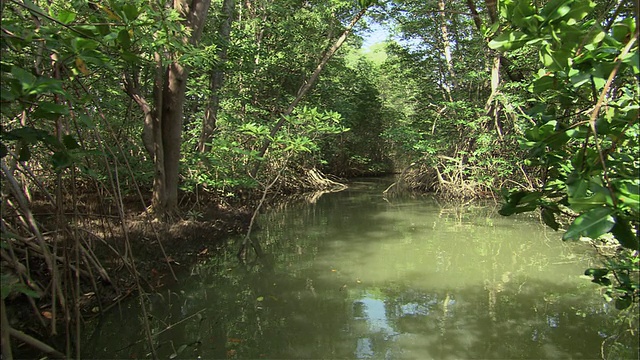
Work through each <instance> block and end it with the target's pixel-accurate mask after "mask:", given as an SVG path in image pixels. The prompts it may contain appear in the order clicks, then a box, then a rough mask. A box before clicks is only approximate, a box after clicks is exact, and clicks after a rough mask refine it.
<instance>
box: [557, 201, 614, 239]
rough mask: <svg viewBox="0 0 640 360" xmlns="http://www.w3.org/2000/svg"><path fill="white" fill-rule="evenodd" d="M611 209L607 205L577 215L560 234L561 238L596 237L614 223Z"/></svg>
mask: <svg viewBox="0 0 640 360" xmlns="http://www.w3.org/2000/svg"><path fill="white" fill-rule="evenodd" d="M612 214H613V211H612V210H611V209H610V208H608V207H599V208H595V209H591V210H589V211H588V212H586V213H584V214H582V215H580V216H578V217H577V218H576V219H575V220H574V221H573V223H571V225H570V226H569V229H567V232H566V233H565V234H564V235H563V236H562V240H578V239H580V237H581V236H586V237H589V238H592V239H597V238H598V237H600V236H601V235H603V234H606V233H607V232H609V230H611V228H612V227H613V225H615V220H614V218H613V216H612Z"/></svg>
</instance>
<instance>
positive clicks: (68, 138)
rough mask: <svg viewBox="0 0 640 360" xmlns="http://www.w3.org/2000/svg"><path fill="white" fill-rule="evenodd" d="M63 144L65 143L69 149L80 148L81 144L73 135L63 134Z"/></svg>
mask: <svg viewBox="0 0 640 360" xmlns="http://www.w3.org/2000/svg"><path fill="white" fill-rule="evenodd" d="M62 144H64V146H65V147H66V148H67V149H69V150H73V149H79V148H80V145H79V144H78V142H77V141H76V139H74V138H73V136H72V135H65V136H63V137H62Z"/></svg>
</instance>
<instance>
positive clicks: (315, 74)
mask: <svg viewBox="0 0 640 360" xmlns="http://www.w3.org/2000/svg"><path fill="white" fill-rule="evenodd" d="M367 9H368V8H364V9H362V10H360V11H359V12H358V13H357V14H356V16H355V17H354V18H353V19H352V20H351V22H350V23H349V25H348V26H347V28H346V29H344V31H343V32H342V35H340V37H339V38H338V39H337V40H336V42H335V43H334V44H333V45H332V46H331V48H329V50H327V52H326V53H325V54H324V57H323V58H322V60H320V63H318V66H316V69H315V70H314V71H313V73H312V74H311V77H309V80H307V81H306V82H305V83H304V84H302V86H300V89H298V93H297V95H296V98H295V99H294V100H293V102H291V104H289V107H288V108H287V110H285V112H284V113H282V116H281V117H280V120H278V122H277V123H276V124H275V125H274V126H273V128H271V132H270V134H269V135H270V136H269V137H268V138H267V139H265V141H264V144H262V147H261V148H260V152H259V153H258V157H260V158H261V157H264V155H265V154H266V153H267V150H268V149H269V145H271V140H270V139H272V138H274V137H275V135H276V134H277V133H278V131H279V130H280V128H281V127H282V125H284V123H285V121H286V117H287V116H289V115H291V113H292V112H293V110H294V109H295V108H296V106H298V104H299V103H300V101H301V100H302V98H303V97H304V96H305V95H306V94H307V93H308V92H309V90H311V88H312V87H313V85H315V83H316V81H317V80H318V77H320V72H322V69H324V67H325V66H326V65H327V63H328V62H329V60H331V58H332V57H333V55H334V54H335V53H336V51H338V49H340V46H342V44H343V43H344V41H345V40H346V39H347V36H349V33H350V32H351V30H352V29H353V27H354V26H355V25H356V23H358V21H359V20H360V18H362V16H364V14H365V13H366V12H367ZM258 170H260V163H259V162H258V163H256V165H255V166H254V168H253V169H252V170H251V176H254V177H255V176H256V174H257V173H258Z"/></svg>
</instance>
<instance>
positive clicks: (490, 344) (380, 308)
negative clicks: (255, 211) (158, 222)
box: [83, 179, 614, 359]
mask: <svg viewBox="0 0 640 360" xmlns="http://www.w3.org/2000/svg"><path fill="white" fill-rule="evenodd" d="M388 184H389V182H388V181H386V182H385V180H374V179H372V180H363V181H357V182H353V183H351V184H350V186H349V188H348V189H347V190H344V191H342V192H338V193H330V194H324V195H323V196H321V197H319V198H310V199H308V201H296V202H292V203H287V204H283V205H281V206H278V207H276V208H273V209H270V210H269V211H267V212H266V213H265V214H263V215H261V217H260V218H259V224H260V227H259V229H258V230H256V231H255V232H254V233H253V236H254V238H255V239H257V240H259V241H260V243H261V244H262V246H263V248H264V251H265V253H266V254H267V255H266V256H265V258H264V259H262V260H260V261H250V262H249V264H241V263H240V262H239V261H238V259H237V258H236V257H235V251H236V250H237V247H236V246H233V245H231V246H229V248H228V251H226V252H223V253H222V254H219V255H218V256H214V257H211V258H209V259H206V260H203V261H201V262H199V263H198V264H197V265H195V266H194V267H193V268H191V269H189V270H187V271H183V273H182V274H181V275H180V277H181V279H180V282H179V284H177V285H174V286H172V287H170V288H168V289H164V290H161V292H160V293H158V294H150V295H149V298H148V301H147V305H148V311H149V324H150V326H151V332H152V333H153V334H154V337H153V339H154V344H155V347H156V351H157V355H158V357H159V358H160V359H174V358H175V359H187V358H202V359H214V358H215V359H230V358H237V359H513V358H536V359H540V358H545V359H551V358H556V359H592V358H600V352H601V344H602V341H603V340H604V339H605V338H606V337H607V336H609V335H611V332H612V331H614V330H613V329H614V325H613V322H612V321H611V318H612V315H611V314H610V313H612V312H613V311H614V310H613V309H610V308H609V307H608V306H607V305H606V304H605V303H604V301H603V300H602V296H601V295H600V293H599V288H598V286H597V285H596V284H593V283H591V282H590V281H589V279H587V278H586V277H584V276H583V275H582V274H583V272H584V270H585V269H586V268H588V267H590V266H594V265H597V262H598V260H597V259H596V258H595V256H594V254H593V251H592V249H591V248H590V247H589V245H588V244H585V243H564V242H562V241H561V240H560V238H561V233H559V232H554V231H553V230H551V229H548V228H546V227H545V226H544V225H541V223H540V221H539V219H537V218H536V217H532V216H531V215H520V216H516V217H502V216H500V215H498V214H497V210H498V207H497V205H495V204H494V203H493V202H491V203H485V204H481V203H468V204H464V205H451V204H441V203H438V201H436V200H435V199H434V198H433V197H428V196H426V197H419V198H404V199H393V200H388V199H387V200H386V199H384V198H383V196H382V190H384V189H385V188H386V186H387V185H388ZM143 323H144V321H143V318H142V315H141V312H140V308H139V303H138V302H137V301H130V302H128V303H124V304H122V306H121V307H120V309H119V310H118V309H116V310H112V312H111V313H110V314H107V315H106V316H105V317H103V318H102V319H101V321H100V322H99V323H97V324H92V325H90V326H88V327H87V330H86V335H87V340H86V342H85V344H84V345H83V346H84V348H83V353H84V354H85V357H86V358H147V357H150V356H151V352H150V349H149V345H148V343H147V342H146V341H145V337H144V331H143V328H144V327H143Z"/></svg>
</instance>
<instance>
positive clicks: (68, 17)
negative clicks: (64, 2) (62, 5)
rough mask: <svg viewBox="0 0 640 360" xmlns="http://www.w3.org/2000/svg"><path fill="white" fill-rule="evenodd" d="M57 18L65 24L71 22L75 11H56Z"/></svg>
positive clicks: (74, 17) (74, 16)
mask: <svg viewBox="0 0 640 360" xmlns="http://www.w3.org/2000/svg"><path fill="white" fill-rule="evenodd" d="M57 19H58V21H60V22H61V23H63V24H65V25H67V24H71V23H72V22H73V21H74V20H75V19H76V13H74V12H71V11H68V10H65V9H62V10H60V12H59V13H58V16H57Z"/></svg>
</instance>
